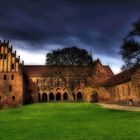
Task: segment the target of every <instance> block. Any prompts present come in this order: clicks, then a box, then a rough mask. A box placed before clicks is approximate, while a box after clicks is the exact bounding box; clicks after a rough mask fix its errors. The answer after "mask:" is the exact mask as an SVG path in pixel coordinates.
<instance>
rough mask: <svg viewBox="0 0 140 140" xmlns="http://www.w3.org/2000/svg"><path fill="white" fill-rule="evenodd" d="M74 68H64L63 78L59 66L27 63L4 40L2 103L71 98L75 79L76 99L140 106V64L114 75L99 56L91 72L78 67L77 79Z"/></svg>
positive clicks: (1, 51) (0, 58)
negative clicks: (58, 72) (72, 81)
mask: <svg viewBox="0 0 140 140" xmlns="http://www.w3.org/2000/svg"><path fill="white" fill-rule="evenodd" d="M70 69H71V67H68V66H67V67H64V68H63V70H64V74H65V76H64V78H60V77H59V76H58V75H57V67H55V66H45V65H43V66H40V65H38V66H37V65H24V63H23V62H22V63H21V61H20V56H18V57H17V56H16V51H13V49H12V46H9V42H5V41H4V42H0V106H1V107H2V106H9V107H13V106H20V105H23V104H26V103H35V102H50V101H71V100H72V98H71V94H70V90H69V83H70V81H71V80H74V81H75V83H76V85H75V86H74V93H73V94H74V95H73V96H74V98H73V100H74V101H88V102H109V103H120V104H124V105H140V66H136V67H134V68H131V69H128V70H126V71H123V72H121V73H119V74H117V75H114V74H113V72H112V70H111V69H110V67H109V66H106V65H103V64H102V63H101V62H100V60H99V59H97V60H96V61H95V62H94V66H93V67H92V68H91V72H90V74H88V69H87V68H86V67H79V68H77V67H76V68H74V69H75V71H76V70H78V73H79V75H78V76H77V77H75V78H74V79H72V76H71V73H70V72H69V70H70Z"/></svg>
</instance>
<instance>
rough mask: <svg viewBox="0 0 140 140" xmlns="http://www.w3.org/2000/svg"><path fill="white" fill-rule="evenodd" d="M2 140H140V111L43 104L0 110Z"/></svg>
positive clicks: (85, 104) (91, 105) (84, 105)
mask: <svg viewBox="0 0 140 140" xmlns="http://www.w3.org/2000/svg"><path fill="white" fill-rule="evenodd" d="M0 140H140V112H129V111H117V110H109V109H103V108H101V107H100V106H98V105H95V104H90V103H40V104H32V105H26V106H23V107H19V108H14V109H4V110H1V111H0Z"/></svg>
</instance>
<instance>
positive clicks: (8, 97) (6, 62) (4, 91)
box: [0, 41, 24, 107]
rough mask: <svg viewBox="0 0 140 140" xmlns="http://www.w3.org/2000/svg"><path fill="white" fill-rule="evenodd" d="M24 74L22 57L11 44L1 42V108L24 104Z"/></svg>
mask: <svg viewBox="0 0 140 140" xmlns="http://www.w3.org/2000/svg"><path fill="white" fill-rule="evenodd" d="M23 87H24V86H23V74H22V64H21V63H20V57H18V58H17V57H16V51H15V52H13V49H12V46H11V47H9V42H5V41H4V42H0V106H11V107H12V106H18V105H22V104H23V96H24V95H23V94H24V90H23Z"/></svg>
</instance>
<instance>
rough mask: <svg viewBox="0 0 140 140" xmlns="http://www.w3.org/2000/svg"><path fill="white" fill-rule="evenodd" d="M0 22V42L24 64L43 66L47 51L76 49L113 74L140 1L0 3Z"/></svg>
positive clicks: (10, 0) (24, 0) (138, 14)
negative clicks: (3, 41) (80, 49)
mask: <svg viewBox="0 0 140 140" xmlns="http://www.w3.org/2000/svg"><path fill="white" fill-rule="evenodd" d="M0 17H1V18H0V38H1V39H5V40H10V44H12V45H13V46H14V48H15V49H16V50H17V52H18V54H20V55H21V58H22V59H23V60H24V61H25V64H44V63H45V55H46V53H47V52H48V51H51V50H54V49H58V48H63V47H71V46H77V47H80V48H85V49H87V50H88V51H90V50H92V54H93V58H94V59H96V58H99V59H100V60H101V62H102V63H103V64H106V65H110V66H111V68H112V69H113V71H114V72H115V73H117V72H118V71H119V69H120V67H121V65H122V63H123V62H122V60H121V56H120V55H119V54H118V52H119V50H120V46H121V44H122V40H123V38H124V37H125V36H126V35H127V33H128V31H129V30H130V29H131V28H132V22H134V21H135V20H136V19H138V18H139V17H140V0H0Z"/></svg>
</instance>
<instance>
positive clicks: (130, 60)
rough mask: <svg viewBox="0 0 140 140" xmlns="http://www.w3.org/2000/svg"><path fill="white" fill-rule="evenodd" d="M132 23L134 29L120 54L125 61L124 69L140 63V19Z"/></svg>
mask: <svg viewBox="0 0 140 140" xmlns="http://www.w3.org/2000/svg"><path fill="white" fill-rule="evenodd" d="M132 25H133V29H132V30H131V31H130V32H129V33H128V35H127V37H126V38H125V39H124V42H123V45H122V46H121V50H120V54H121V55H122V58H123V60H124V62H125V64H124V65H123V67H122V69H128V68H131V67H133V66H135V65H137V64H140V19H138V20H137V21H136V22H134V23H133V24H132Z"/></svg>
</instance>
